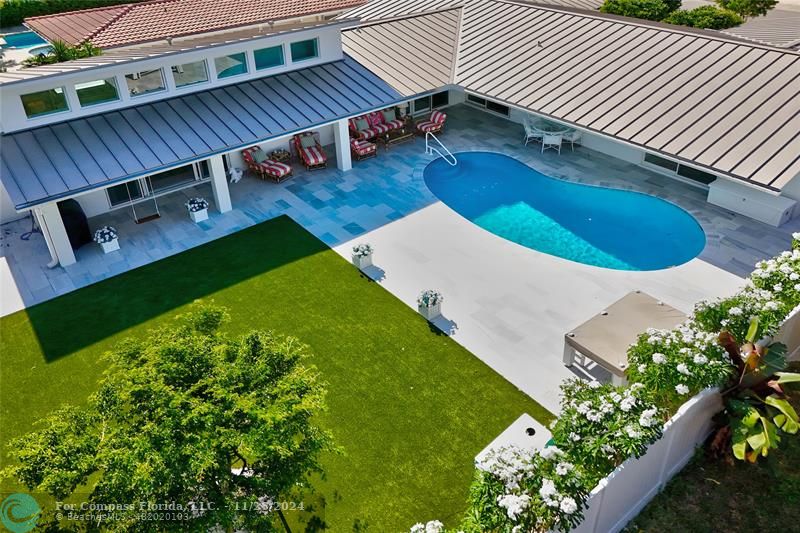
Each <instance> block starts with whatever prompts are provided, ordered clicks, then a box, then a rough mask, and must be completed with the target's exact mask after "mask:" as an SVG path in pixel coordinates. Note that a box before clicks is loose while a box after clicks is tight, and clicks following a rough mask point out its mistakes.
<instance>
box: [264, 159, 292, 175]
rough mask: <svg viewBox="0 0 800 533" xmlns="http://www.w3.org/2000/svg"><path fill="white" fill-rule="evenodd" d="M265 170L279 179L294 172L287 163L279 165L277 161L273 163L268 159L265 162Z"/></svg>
mask: <svg viewBox="0 0 800 533" xmlns="http://www.w3.org/2000/svg"><path fill="white" fill-rule="evenodd" d="M263 166H264V169H265V170H266V171H267V172H268V173H269V174H272V175H273V176H276V177H278V178H282V177H283V176H285V175H286V174H288V173H289V172H291V171H292V167H290V166H289V165H287V164H285V163H279V162H277V161H273V160H272V159H267V160H266V161H265V162H264V165H263Z"/></svg>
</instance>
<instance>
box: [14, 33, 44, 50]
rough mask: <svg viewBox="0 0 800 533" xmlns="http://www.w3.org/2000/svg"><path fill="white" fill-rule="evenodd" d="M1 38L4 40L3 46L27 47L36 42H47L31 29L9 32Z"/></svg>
mask: <svg viewBox="0 0 800 533" xmlns="http://www.w3.org/2000/svg"><path fill="white" fill-rule="evenodd" d="M3 40H4V41H5V42H6V44H4V45H3V48H27V47H29V46H33V45H36V44H47V41H45V40H44V39H42V38H41V37H39V36H38V35H36V33H35V32H32V31H23V32H21V33H9V34H8V35H4V36H3Z"/></svg>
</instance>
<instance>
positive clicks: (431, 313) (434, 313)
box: [417, 303, 442, 320]
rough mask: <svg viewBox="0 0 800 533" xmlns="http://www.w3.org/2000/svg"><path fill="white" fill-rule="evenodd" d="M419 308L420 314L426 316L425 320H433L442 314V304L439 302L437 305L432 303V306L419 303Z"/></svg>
mask: <svg viewBox="0 0 800 533" xmlns="http://www.w3.org/2000/svg"><path fill="white" fill-rule="evenodd" d="M417 309H418V310H419V314H421V315H422V316H424V317H425V320H433V319H434V318H436V317H438V316H440V315H441V314H442V304H441V303H438V304H436V305H432V306H430V307H427V306H424V305H418V306H417Z"/></svg>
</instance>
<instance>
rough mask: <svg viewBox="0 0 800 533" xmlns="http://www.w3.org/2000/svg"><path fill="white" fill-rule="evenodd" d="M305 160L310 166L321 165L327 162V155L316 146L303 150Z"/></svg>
mask: <svg viewBox="0 0 800 533" xmlns="http://www.w3.org/2000/svg"><path fill="white" fill-rule="evenodd" d="M303 159H304V160H305V161H306V163H308V164H309V165H321V164H322V163H324V162H325V159H326V158H325V154H324V153H323V152H322V151H320V149H319V148H317V146H316V145H314V146H312V147H310V148H303Z"/></svg>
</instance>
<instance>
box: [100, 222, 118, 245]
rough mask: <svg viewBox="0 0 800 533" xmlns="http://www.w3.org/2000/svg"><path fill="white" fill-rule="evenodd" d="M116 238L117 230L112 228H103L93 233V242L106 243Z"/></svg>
mask: <svg viewBox="0 0 800 533" xmlns="http://www.w3.org/2000/svg"><path fill="white" fill-rule="evenodd" d="M116 238H117V230H116V229H114V228H113V227H112V226H103V227H102V228H100V229H98V230H97V231H95V232H94V242H96V243H106V242H111V241H113V240H114V239H116Z"/></svg>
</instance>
